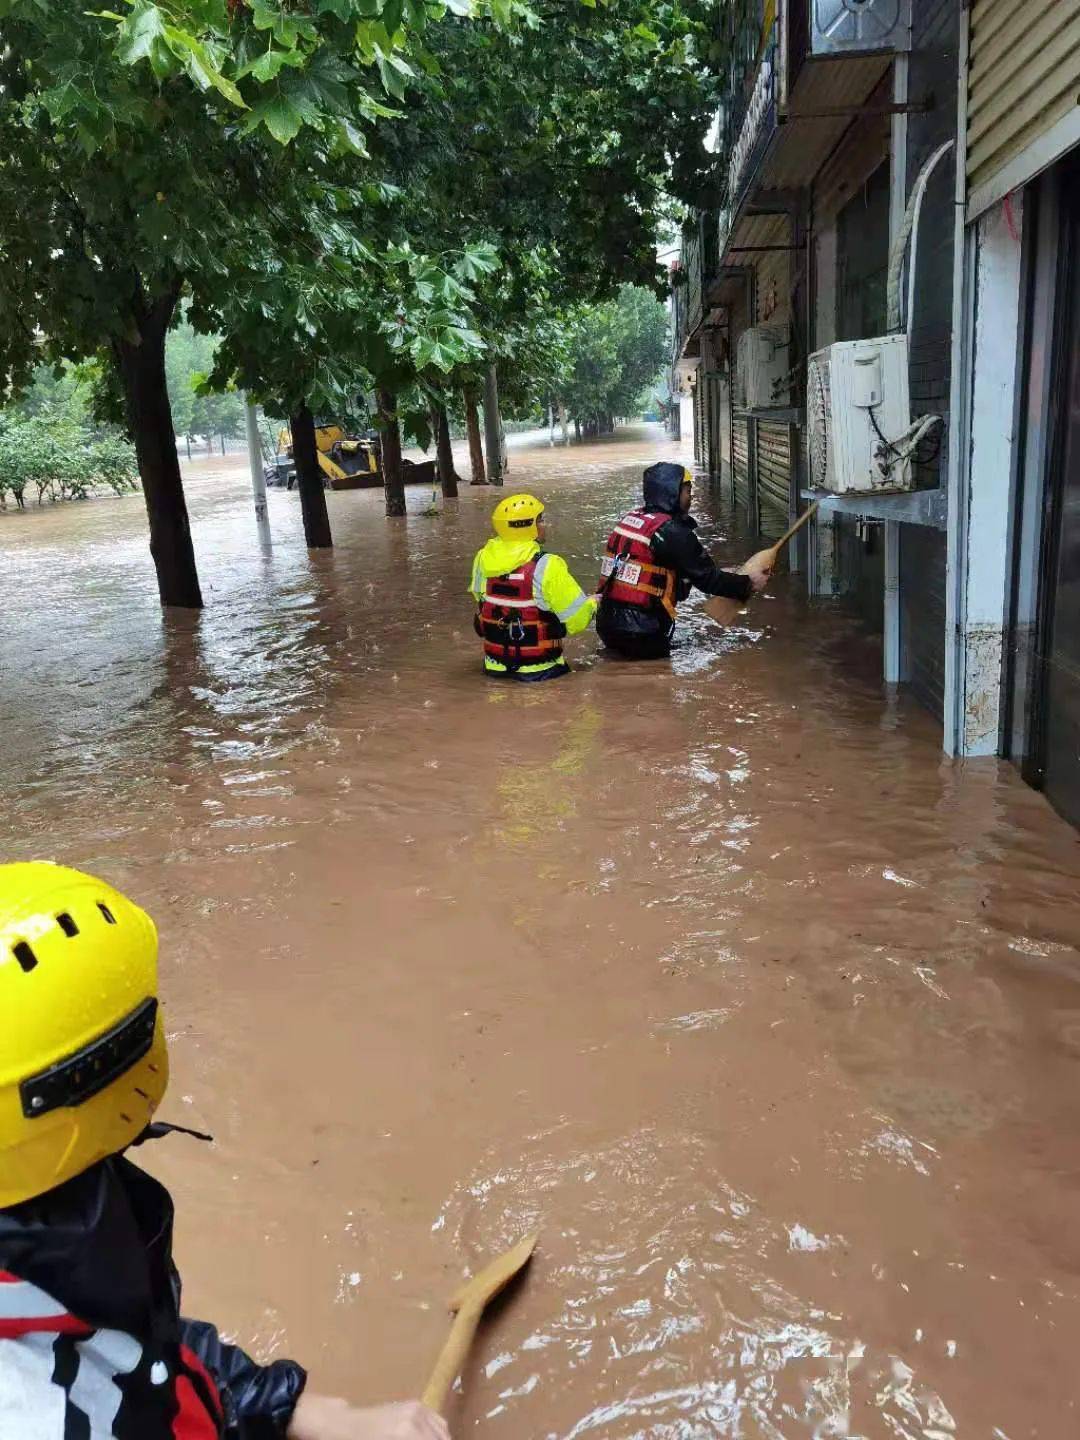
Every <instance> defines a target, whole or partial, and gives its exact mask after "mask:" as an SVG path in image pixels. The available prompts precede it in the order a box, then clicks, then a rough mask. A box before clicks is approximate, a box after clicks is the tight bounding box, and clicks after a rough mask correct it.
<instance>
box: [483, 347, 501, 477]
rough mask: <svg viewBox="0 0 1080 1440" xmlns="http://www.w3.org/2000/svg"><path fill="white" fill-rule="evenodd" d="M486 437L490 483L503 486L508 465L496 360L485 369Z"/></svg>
mask: <svg viewBox="0 0 1080 1440" xmlns="http://www.w3.org/2000/svg"><path fill="white" fill-rule="evenodd" d="M484 438H485V440H486V441H487V477H488V484H489V485H498V486H500V487H501V486H502V483H503V473H504V471H505V469H506V466H505V464H504V455H503V440H502V422H501V420H500V417H499V376H498V371H497V370H496V369H495V365H494V362H493V363H492V364H490V365H489V366H488V367H487V369H486V370H485V371H484Z"/></svg>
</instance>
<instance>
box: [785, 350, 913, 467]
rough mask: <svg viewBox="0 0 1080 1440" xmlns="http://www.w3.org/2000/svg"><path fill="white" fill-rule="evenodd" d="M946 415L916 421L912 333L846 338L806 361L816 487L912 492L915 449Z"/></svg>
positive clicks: (810, 447)
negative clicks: (911, 376)
mask: <svg viewBox="0 0 1080 1440" xmlns="http://www.w3.org/2000/svg"><path fill="white" fill-rule="evenodd" d="M940 420H941V417H940V415H924V416H922V417H921V418H920V419H919V420H917V421H916V422H915V423H914V424H912V421H911V405H910V401H909V399H908V343H907V336H906V335H903V334H901V335H880V336H878V337H877V338H876V339H874V340H841V341H838V342H837V344H835V345H830V346H829V347H828V348H827V349H825V350H819V351H818V352H817V353H816V354H815V355H811V356H810V359H809V360H808V361H807V375H806V440H807V450H808V454H809V472H810V473H809V480H810V485H811V487H812V488H813V489H815V490H831V491H832V492H833V493H834V494H836V495H869V494H874V493H879V492H882V491H897V490H910V489H911V488H912V486H913V483H914V477H913V474H912V459H913V457H914V453H915V450H916V447H917V446H918V444H919V442H920V441H921V440H922V439H923V438H924V436H925V435H926V434H927V432H928V431H929V430H931V429H932V428H933V427H934V426H935V425H936V424H938V423H939V422H940Z"/></svg>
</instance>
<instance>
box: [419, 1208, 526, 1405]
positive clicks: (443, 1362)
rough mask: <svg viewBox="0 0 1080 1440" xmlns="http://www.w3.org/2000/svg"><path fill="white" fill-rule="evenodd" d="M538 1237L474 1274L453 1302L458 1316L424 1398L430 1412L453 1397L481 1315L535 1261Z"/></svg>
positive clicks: (453, 1309)
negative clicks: (454, 1388) (451, 1393)
mask: <svg viewBox="0 0 1080 1440" xmlns="http://www.w3.org/2000/svg"><path fill="white" fill-rule="evenodd" d="M539 1238H540V1233H539V1231H537V1232H536V1234H534V1235H527V1236H526V1237H525V1239H524V1240H522V1241H521V1243H520V1244H519V1245H515V1246H514V1248H513V1249H512V1250H507V1252H506V1253H505V1255H500V1256H499V1257H498V1258H497V1259H495V1260H492V1262H491V1264H490V1265H487V1266H485V1267H484V1269H483V1270H481V1271H480V1274H479V1275H474V1276H473V1278H472V1279H471V1280H469V1281H467V1282H466V1283H465V1284H464V1285H463V1286H462V1287H461V1289H460V1290H459V1291H458V1293H457V1294H456V1295H455V1296H454V1298H453V1299H452V1300H451V1301H450V1313H451V1315H453V1316H454V1317H455V1318H454V1323H453V1325H452V1326H451V1327H450V1334H449V1335H448V1336H447V1339H446V1344H445V1345H444V1346H443V1348H442V1350H441V1351H440V1352H439V1358H438V1360H436V1362H435V1368H434V1370H432V1372H431V1379H430V1380H429V1381H428V1383H427V1386H426V1387H425V1389H424V1393H423V1396H422V1397H421V1398H422V1399H423V1402H424V1404H425V1405H426V1406H427V1407H428V1409H429V1410H437V1411H439V1412H440V1413H441V1412H442V1410H443V1408H444V1407H445V1405H446V1401H447V1397H448V1396H449V1394H450V1387H451V1386H452V1385H453V1383H454V1380H455V1379H456V1378H457V1376H458V1375H460V1374H461V1368H462V1366H463V1365H464V1364H465V1360H466V1358H467V1357H468V1354H469V1350H470V1349H471V1347H472V1342H473V1339H474V1337H475V1335H476V1330H477V1327H478V1326H479V1324H480V1319H481V1316H482V1315H483V1313H484V1311H485V1310H486V1309H487V1307H488V1306H489V1305H490V1304H491V1302H492V1300H494V1299H495V1296H496V1295H498V1294H499V1293H500V1292H501V1291H503V1290H505V1289H506V1287H507V1285H509V1284H510V1281H511V1280H513V1278H514V1276H515V1275H517V1274H518V1273H519V1272H520V1271H521V1270H524V1268H525V1266H526V1265H527V1264H528V1263H529V1261H530V1260H531V1259H532V1253H533V1251H534V1250H535V1249H536V1242H537V1240H539Z"/></svg>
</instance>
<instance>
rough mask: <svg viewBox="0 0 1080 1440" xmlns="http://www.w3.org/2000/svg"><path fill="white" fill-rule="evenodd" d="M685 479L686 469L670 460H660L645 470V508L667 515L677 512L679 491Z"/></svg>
mask: <svg viewBox="0 0 1080 1440" xmlns="http://www.w3.org/2000/svg"><path fill="white" fill-rule="evenodd" d="M685 480H686V471H685V469H684V468H683V466H681V465H674V464H672V463H671V461H670V460H661V461H659V462H658V463H657V464H656V465H650V466H649V468H648V469H647V470H646V471H645V509H646V510H653V511H657V510H659V511H662V512H663V513H664V514H667V515H677V514H678V513H679V491H680V490H681V489H682V487H683V484H684V482H685Z"/></svg>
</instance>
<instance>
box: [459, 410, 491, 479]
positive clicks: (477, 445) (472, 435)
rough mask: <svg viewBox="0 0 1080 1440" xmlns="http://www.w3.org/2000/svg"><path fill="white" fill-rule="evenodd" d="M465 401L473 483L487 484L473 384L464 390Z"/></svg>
mask: <svg viewBox="0 0 1080 1440" xmlns="http://www.w3.org/2000/svg"><path fill="white" fill-rule="evenodd" d="M462 398H463V400H464V401H465V429H466V430H467V431H468V432H469V466H470V468H471V470H472V484H473V485H486V484H487V473H486V471H485V470H484V445H483V441H482V440H481V439H480V416H479V415H478V414H477V411H476V406H477V400H476V391H475V390H473V389H472V387H471V386H469V387H466V389H465V390H464V391H463V392H462Z"/></svg>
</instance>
